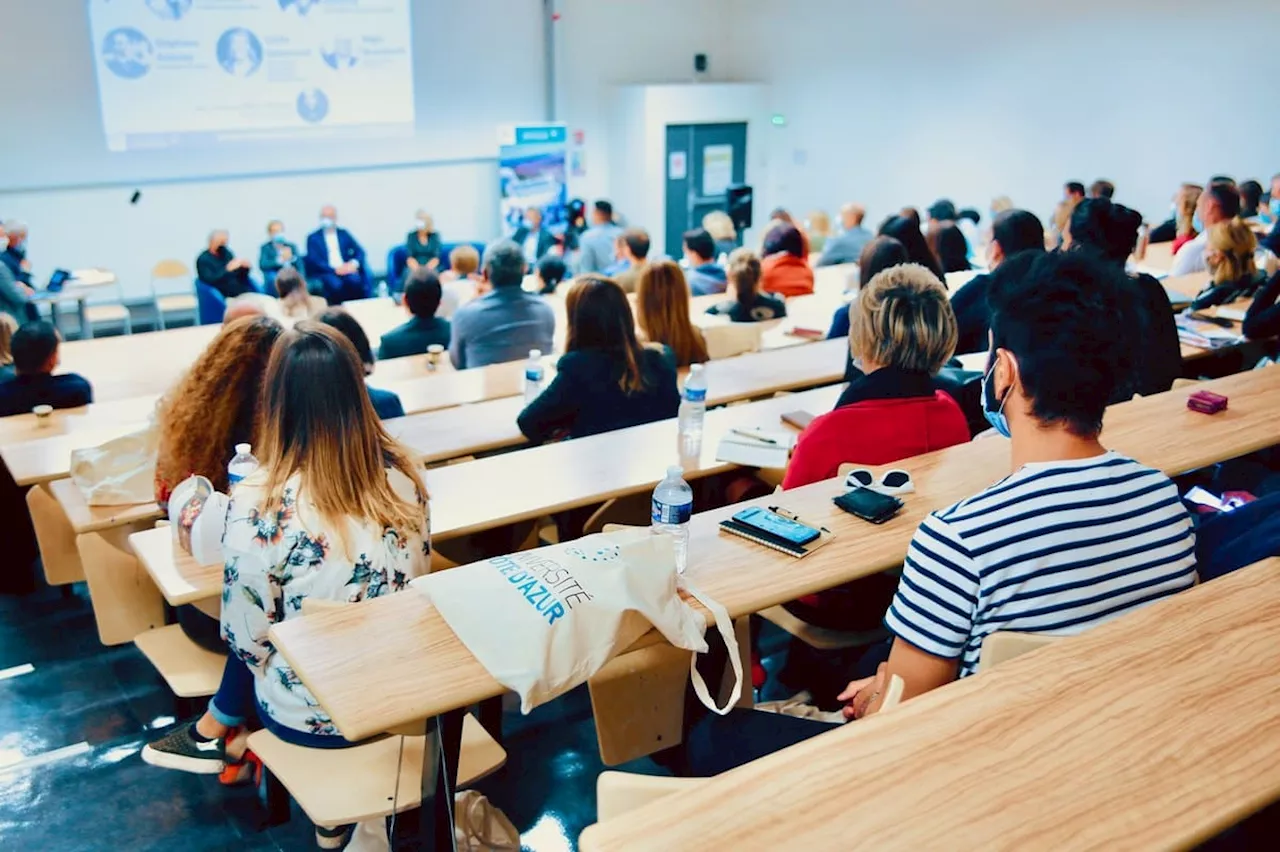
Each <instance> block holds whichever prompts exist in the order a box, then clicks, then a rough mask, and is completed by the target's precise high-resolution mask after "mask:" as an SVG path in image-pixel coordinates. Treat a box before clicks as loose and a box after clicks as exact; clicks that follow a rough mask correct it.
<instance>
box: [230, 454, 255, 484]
mask: <svg viewBox="0 0 1280 852" xmlns="http://www.w3.org/2000/svg"><path fill="white" fill-rule="evenodd" d="M257 469H258V460H257V459H256V458H255V457H254V455H253V447H252V446H250V445H249V444H236V454H235V456H233V457H232V459H231V463H230V464H228V465H227V484H228V485H229V486H230V488H233V489H234V488H235V487H236V483H238V482H239V481H240V480H242V479H244V478H245V477H246V476H248V475H249V474H251V473H253V472H254V471H255V470H257Z"/></svg>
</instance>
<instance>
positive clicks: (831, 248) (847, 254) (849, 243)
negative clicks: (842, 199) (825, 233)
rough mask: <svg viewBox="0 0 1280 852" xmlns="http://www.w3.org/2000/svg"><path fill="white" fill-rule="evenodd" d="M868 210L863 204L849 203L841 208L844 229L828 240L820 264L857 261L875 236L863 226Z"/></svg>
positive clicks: (819, 260) (831, 264)
mask: <svg viewBox="0 0 1280 852" xmlns="http://www.w3.org/2000/svg"><path fill="white" fill-rule="evenodd" d="M866 216H867V211H866V209H865V208H863V206H862V205H861V204H855V203H849V204H846V205H845V206H843V207H841V208H840V224H841V225H842V226H843V230H842V231H841V232H840V234H839V235H838V236H835V237H832V238H831V239H829V240H827V244H826V246H825V247H824V248H823V252H822V257H820V258H818V266H835V265H836V264H838V263H857V262H858V258H859V257H861V256H862V249H863V248H865V247H866V245H867V243H869V242H871V238H872V237H873V236H875V235H874V234H872V233H871V232H870V231H868V230H867V229H866V228H864V227H862V220H863V219H865V218H866Z"/></svg>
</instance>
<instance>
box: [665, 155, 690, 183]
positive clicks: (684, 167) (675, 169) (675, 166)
mask: <svg viewBox="0 0 1280 852" xmlns="http://www.w3.org/2000/svg"><path fill="white" fill-rule="evenodd" d="M688 176H689V157H688V156H687V155H686V154H685V152H684V151H672V152H671V153H670V154H668V155H667V178H668V179H669V180H684V179H685V178H687V177H688Z"/></svg>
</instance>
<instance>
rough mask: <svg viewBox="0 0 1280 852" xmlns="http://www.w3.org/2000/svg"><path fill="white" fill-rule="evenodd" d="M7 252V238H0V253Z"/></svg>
mask: <svg viewBox="0 0 1280 852" xmlns="http://www.w3.org/2000/svg"><path fill="white" fill-rule="evenodd" d="M8 250H9V238H8V237H0V251H8Z"/></svg>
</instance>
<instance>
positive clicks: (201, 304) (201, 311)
mask: <svg viewBox="0 0 1280 852" xmlns="http://www.w3.org/2000/svg"><path fill="white" fill-rule="evenodd" d="M226 313H227V300H226V298H225V297H224V296H223V295H222V294H221V293H219V292H218V291H217V290H215V289H213V288H212V287H210V286H209V285H208V284H205V283H204V282H203V281H200V280H199V279H197V280H196V315H197V316H198V317H199V319H200V324H201V325H218V324H219V323H221V322H222V318H223V316H225V315H226Z"/></svg>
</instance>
